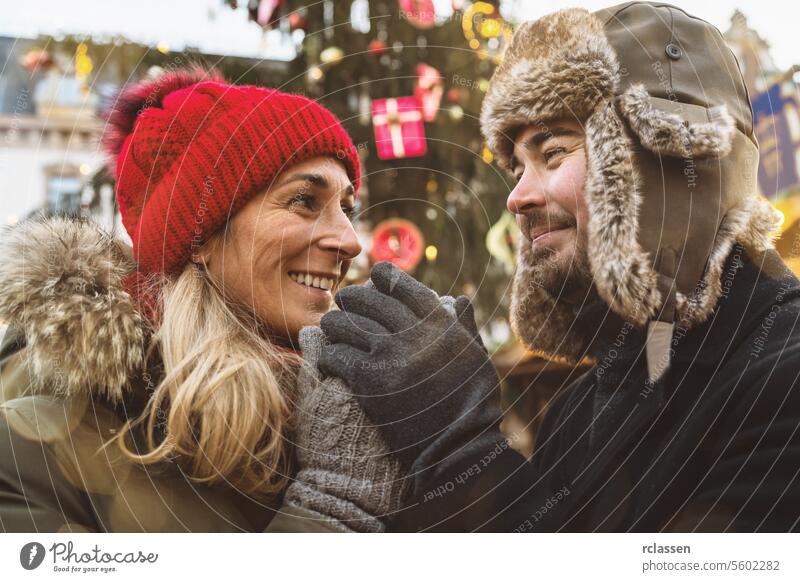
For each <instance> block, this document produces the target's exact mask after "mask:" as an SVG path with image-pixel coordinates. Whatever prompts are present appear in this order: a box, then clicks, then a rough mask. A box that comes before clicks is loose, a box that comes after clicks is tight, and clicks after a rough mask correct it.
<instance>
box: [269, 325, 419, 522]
mask: <svg viewBox="0 0 800 582" xmlns="http://www.w3.org/2000/svg"><path fill="white" fill-rule="evenodd" d="M325 344H326V342H325V336H324V335H323V333H322V331H321V330H320V329H319V328H318V327H306V328H303V329H302V330H301V331H300V347H301V348H302V350H303V360H304V362H303V367H302V368H301V370H300V372H299V374H298V379H297V401H296V410H297V412H296V417H295V427H296V428H295V430H294V441H295V442H294V444H295V447H296V456H297V462H298V471H297V475H296V476H295V479H294V481H293V482H292V483H291V484H290V485H289V487H288V488H287V490H286V495H285V497H284V504H286V505H290V506H295V507H301V508H303V509H304V510H306V511H307V512H309V511H310V512H314V513H316V514H319V515H320V519H323V520H325V521H326V522H327V524H328V525H332V526H333V527H334V528H335V529H338V530H340V531H360V532H381V531H384V529H385V526H384V521H385V520H386V519H388V517H389V516H390V514H391V513H392V512H395V511H397V510H398V509H399V508H400V503H401V500H402V497H403V486H404V482H405V473H404V472H403V470H402V467H401V465H400V463H399V461H398V460H397V459H395V458H392V457H391V456H389V454H388V452H389V451H388V448H387V446H386V444H385V442H384V440H383V438H382V437H381V435H380V432H379V431H378V429H377V428H375V427H374V426H371V425H370V423H369V422H368V421H367V419H366V418H365V415H364V412H363V411H362V410H361V408H360V407H359V406H358V403H357V402H356V400H355V399H354V398H353V395H352V393H351V392H350V390H349V389H348V388H347V386H346V385H345V384H344V383H343V382H342V381H341V380H339V379H338V378H321V377H320V375H319V371H318V368H317V365H318V360H319V358H320V355H321V354H322V353H323V351H324V350H326V349H327V347H326V345H325Z"/></svg>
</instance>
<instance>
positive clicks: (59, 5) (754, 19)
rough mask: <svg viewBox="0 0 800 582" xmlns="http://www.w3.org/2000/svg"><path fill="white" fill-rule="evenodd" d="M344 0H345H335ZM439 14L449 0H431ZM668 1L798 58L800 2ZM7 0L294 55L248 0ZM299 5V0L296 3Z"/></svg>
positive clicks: (37, 30)
mask: <svg viewBox="0 0 800 582" xmlns="http://www.w3.org/2000/svg"><path fill="white" fill-rule="evenodd" d="M336 1H337V2H338V1H341V2H347V1H349V0H336ZM310 2H311V0H309V3H310ZM434 3H435V4H436V5H437V7H438V8H439V9H440V11H441V12H446V11H447V10H448V9H449V8H450V4H451V0H434ZM613 3H615V2H613V1H612V2H609V1H608V0H600V1H597V0H580V1H573V2H563V1H549V2H543V1H540V0H504V1H503V5H502V12H503V14H504V15H505V16H506V17H508V18H512V19H515V20H526V19H534V18H538V17H539V16H542V15H543V14H546V13H548V12H552V11H554V10H557V9H559V8H566V7H570V6H583V7H585V8H588V9H589V10H596V9H598V8H602V7H605V6H609V5H612V4H613ZM672 3H673V4H675V5H676V6H679V7H681V8H683V9H684V10H686V11H687V12H689V13H691V14H694V15H696V16H699V17H700V18H703V19H705V20H707V21H708V22H710V23H711V24H713V25H715V26H716V27H717V28H719V29H720V30H722V31H724V30H725V29H727V28H728V26H729V24H730V17H731V15H732V14H733V12H734V10H736V9H737V8H738V9H739V10H741V11H742V12H744V14H745V15H746V16H747V18H748V22H749V24H750V26H751V28H754V29H756V30H757V31H758V32H759V34H761V36H762V37H763V38H765V39H766V40H767V41H768V42H769V43H770V45H771V46H772V56H773V58H774V60H775V63H776V65H777V66H778V68H781V69H785V68H788V67H790V66H791V65H793V64H795V63H798V62H800V50H798V42H797V36H798V33H799V32H800V31H798V26H800V3H794V2H791V3H790V2H787V1H785V0H783V1H781V0H713V1H711V0H691V1H689V0H673V1H672ZM10 4H11V2H10V0H9V3H8V4H7V5H6V9H5V10H2V11H1V13H0V35H3V36H19V37H25V38H36V37H37V36H39V35H41V34H48V35H54V36H58V35H59V34H92V35H93V36H101V37H102V36H109V37H110V36H116V35H124V36H125V37H126V38H128V39H129V40H132V41H136V42H140V43H142V44H148V45H153V46H154V45H156V44H157V43H166V44H167V46H169V48H170V49H171V50H177V51H180V50H182V49H183V48H184V47H185V46H187V45H188V46H196V47H198V48H200V49H201V50H202V51H203V52H206V53H210V54H227V55H232V56H249V57H261V58H277V59H286V58H291V56H292V54H293V48H292V47H291V46H286V45H284V46H280V45H279V44H276V41H277V40H278V36H279V35H266V36H265V35H263V34H262V33H261V30H260V28H259V26H258V25H256V24H255V23H252V22H248V21H247V14H246V12H245V10H244V5H246V4H247V2H246V0H240V2H239V4H240V5H241V6H240V8H239V10H237V11H234V10H231V9H230V8H229V7H227V6H226V5H225V4H224V3H223V0H136V1H134V2H131V1H130V0H69V1H65V0H36V1H35V2H14V3H13V9H11V6H10ZM297 4H299V2H298V3H297Z"/></svg>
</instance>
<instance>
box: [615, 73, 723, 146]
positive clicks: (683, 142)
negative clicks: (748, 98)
mask: <svg viewBox="0 0 800 582" xmlns="http://www.w3.org/2000/svg"><path fill="white" fill-rule="evenodd" d="M619 107H620V111H621V113H622V114H623V115H624V116H625V118H626V119H627V120H628V123H630V125H631V128H632V129H633V131H634V132H636V135H637V136H638V137H639V140H640V142H641V144H642V145H643V146H644V147H646V148H647V149H649V150H650V151H651V152H653V153H656V154H659V155H670V156H678V157H682V158H688V157H694V158H701V157H716V158H722V157H724V156H726V155H728V154H729V153H730V151H731V145H732V143H733V131H734V129H735V127H736V126H735V124H734V121H733V117H731V116H730V114H729V113H728V109H727V107H725V106H724V105H721V106H719V107H712V108H711V109H709V111H708V114H709V121H708V123H688V122H687V123H684V121H683V120H682V119H681V118H680V117H678V116H677V115H675V114H672V113H668V112H666V111H662V110H660V109H656V108H655V107H653V106H652V105H651V104H650V95H649V93H648V92H647V90H646V89H645V88H644V85H641V84H638V83H637V84H635V85H631V86H630V87H629V88H628V89H627V90H626V91H625V92H624V93H623V94H622V95H620V96H619Z"/></svg>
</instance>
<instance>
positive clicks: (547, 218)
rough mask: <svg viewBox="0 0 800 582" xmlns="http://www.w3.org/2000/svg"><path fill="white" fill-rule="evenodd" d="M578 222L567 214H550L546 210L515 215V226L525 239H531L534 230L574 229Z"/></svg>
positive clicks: (550, 212)
mask: <svg viewBox="0 0 800 582" xmlns="http://www.w3.org/2000/svg"><path fill="white" fill-rule="evenodd" d="M577 224H578V221H577V220H576V219H575V217H574V216H572V215H571V214H569V213H567V212H552V211H546V210H538V209H537V210H532V211H530V212H525V213H524V214H518V215H517V225H518V226H519V228H520V230H521V231H522V233H523V234H524V235H525V237H526V238H528V239H530V238H531V236H530V235H531V233H532V232H533V231H534V229H541V228H547V229H548V230H557V229H561V228H572V227H576V226H577Z"/></svg>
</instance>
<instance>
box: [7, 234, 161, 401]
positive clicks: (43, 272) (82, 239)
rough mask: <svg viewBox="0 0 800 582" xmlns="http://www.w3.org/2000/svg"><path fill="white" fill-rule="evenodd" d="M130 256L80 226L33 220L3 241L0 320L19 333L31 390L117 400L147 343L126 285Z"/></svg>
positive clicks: (117, 243)
mask: <svg viewBox="0 0 800 582" xmlns="http://www.w3.org/2000/svg"><path fill="white" fill-rule="evenodd" d="M129 251H130V249H126V248H125V246H124V244H123V243H122V242H120V241H118V240H116V239H114V238H113V237H112V236H110V235H109V234H107V233H105V232H104V231H103V230H102V229H101V228H100V227H98V226H97V225H95V224H94V223H91V222H89V221H87V220H83V219H74V218H46V219H45V218H39V219H32V220H27V221H24V222H22V223H20V224H18V225H15V226H13V227H7V228H6V229H4V231H3V232H2V233H1V234H0V320H2V321H4V323H6V324H8V325H9V326H11V327H13V328H15V329H18V330H21V332H22V333H24V336H25V341H26V345H27V348H28V354H29V355H28V365H30V366H31V372H32V374H31V376H32V377H33V378H35V382H36V386H34V389H37V390H48V391H52V392H54V393H55V394H57V395H60V396H78V395H89V394H90V393H96V394H99V395H101V396H103V397H105V398H107V399H108V400H109V401H111V402H112V403H113V402H117V401H119V400H120V399H121V398H122V396H123V391H124V389H125V387H126V386H127V385H128V382H129V380H130V377H131V374H132V373H133V372H134V371H136V370H137V369H139V368H140V367H141V366H142V364H143V360H144V342H145V322H144V320H143V318H142V317H141V315H140V314H139V312H138V311H137V309H136V308H135V306H134V303H133V301H132V300H131V297H130V295H129V294H128V293H127V292H126V290H125V285H124V282H125V279H126V277H127V276H128V275H130V274H131V273H132V272H133V271H134V268H135V264H134V262H133V260H132V258H131V257H130V255H129Z"/></svg>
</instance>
